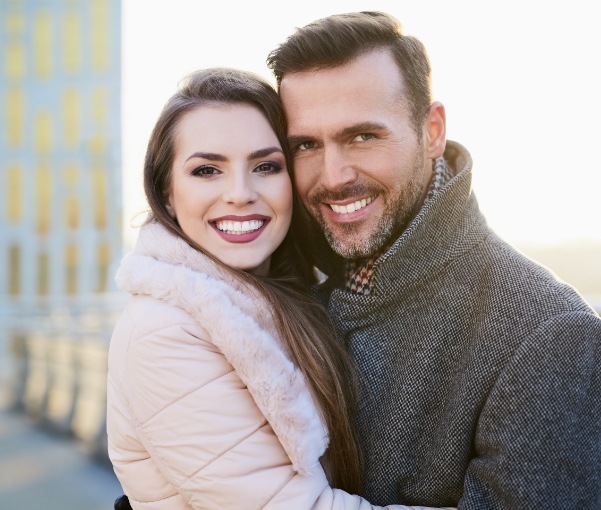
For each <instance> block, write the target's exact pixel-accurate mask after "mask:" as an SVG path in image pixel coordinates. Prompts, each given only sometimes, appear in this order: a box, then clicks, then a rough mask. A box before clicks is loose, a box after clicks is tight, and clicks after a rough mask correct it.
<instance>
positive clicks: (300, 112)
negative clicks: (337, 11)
mask: <svg viewBox="0 0 601 510" xmlns="http://www.w3.org/2000/svg"><path fill="white" fill-rule="evenodd" d="M267 63H268V66H269V67H270V68H271V69H272V70H273V72H274V74H275V76H276V80H277V83H278V87H279V92H280V95H281V97H282V100H283V102H284V105H285V108H286V112H287V115H288V123H289V124H288V133H289V140H290V143H291V145H292V148H293V151H294V157H295V169H294V172H295V182H296V186H297V188H298V192H299V194H300V196H301V199H302V201H303V203H304V205H305V207H306V210H307V211H308V213H309V214H310V216H311V217H312V218H313V219H314V220H315V223H316V224H317V225H318V226H319V228H320V230H321V232H322V233H323V236H324V237H325V239H326V240H327V243H328V244H329V246H330V247H331V253H328V254H325V255H324V253H323V250H322V249H320V250H315V251H316V253H315V254H314V255H315V256H316V257H317V261H316V265H317V266H318V268H319V269H321V271H322V272H323V273H325V274H326V275H327V279H326V281H325V282H324V283H322V284H321V285H320V286H319V288H318V289H317V292H318V294H319V295H320V296H321V297H322V298H323V300H324V302H325V303H326V304H327V307H328V309H329V311H330V313H331V316H332V318H333V320H334V323H335V326H336V328H337V331H338V333H339V334H340V336H341V338H343V339H344V341H345V342H346V344H347V346H348V349H349V350H350V353H351V354H352V356H353V358H354V360H355V363H356V365H357V368H358V372H359V376H360V379H361V383H362V395H361V397H360V405H359V410H358V413H357V417H356V423H357V427H358V431H359V437H360V441H361V447H362V449H363V454H364V461H365V490H364V492H363V494H362V495H363V496H364V497H365V498H366V499H368V500H369V501H370V502H372V503H373V504H381V505H383V504H390V503H404V504H419V505H430V506H443V505H449V506H458V507H459V508H478V509H480V508H482V509H487V508H507V509H512V510H515V509H521V508H524V509H529V510H533V509H539V508H541V509H542V508H545V509H549V508H558V509H559V508H561V509H567V508H579V509H582V508H601V371H600V367H601V353H600V345H601V319H600V318H599V316H598V315H597V314H596V313H595V312H594V311H593V310H592V309H591V308H590V307H589V306H588V305H587V304H586V303H585V302H584V301H583V300H582V299H581V297H580V296H579V295H578V294H577V293H576V292H575V291H574V290H573V289H572V288H571V287H569V286H568V285H566V284H564V283H562V282H559V281H558V280H556V278H555V277H554V276H553V275H552V274H550V273H549V272H548V271H547V270H545V269H544V268H542V267H540V266H538V265H537V264H535V263H534V262H533V261H531V260H529V259H527V258H525V257H524V256H522V255H520V254H519V253H518V252H517V251H516V250H514V249H513V248H511V247H510V246H509V245H508V244H506V243H505V242H503V241H502V240H501V239H499V238H498V237H497V236H496V235H495V234H494V233H493V232H492V231H491V230H490V229H489V228H488V226H487V224H486V221H485V219H484V217H483V216H482V214H481V212H480V211H479V209H478V204H477V201H476V198H475V197H474V194H473V193H472V191H471V171H472V161H471V157H470V155H469V153H468V152H467V150H466V149H465V148H464V147H462V146H461V145H459V144H457V143H454V142H451V141H448V142H447V141H446V133H445V110H444V107H443V105H442V104H440V103H438V102H433V101H432V97H431V96H432V94H431V84H430V65H429V62H428V57H427V55H426V52H425V50H424V48H423V46H422V44H421V43H420V42H419V41H417V40H416V39H414V38H412V37H408V36H405V35H403V34H402V33H401V29H400V25H399V23H398V21H397V20H396V19H394V18H393V17H391V16H389V15H387V14H385V13H377V12H364V13H349V14H342V15H334V16H330V17H328V18H325V19H322V20H319V21H316V22H314V23H311V24H309V25H307V26H305V27H304V28H301V29H299V30H297V31H296V32H295V33H294V34H293V35H291V36H290V37H289V38H288V40H287V41H285V42H284V43H283V44H282V45H280V46H279V47H278V48H276V49H275V50H274V51H273V52H272V53H271V54H270V55H269V57H268V60H267ZM326 255H327V256H326Z"/></svg>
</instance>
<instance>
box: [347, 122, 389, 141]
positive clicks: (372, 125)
mask: <svg viewBox="0 0 601 510" xmlns="http://www.w3.org/2000/svg"><path fill="white" fill-rule="evenodd" d="M384 129H387V127H386V125H384V124H381V123H379V122H373V121H367V122H359V123H357V124H353V125H352V126H348V127H346V128H344V129H341V130H340V131H338V133H336V138H345V137H347V136H351V135H357V134H360V133H368V132H370V131H382V130H384Z"/></svg>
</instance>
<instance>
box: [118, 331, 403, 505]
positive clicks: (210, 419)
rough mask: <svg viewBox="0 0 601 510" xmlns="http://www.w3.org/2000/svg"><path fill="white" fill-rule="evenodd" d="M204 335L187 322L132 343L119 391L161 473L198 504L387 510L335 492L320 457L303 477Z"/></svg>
mask: <svg viewBox="0 0 601 510" xmlns="http://www.w3.org/2000/svg"><path fill="white" fill-rule="evenodd" d="M201 336H202V335H199V331H198V328H197V326H196V325H195V324H192V323H190V324H176V325H172V326H169V327H166V328H163V329H161V330H158V331H154V332H151V333H147V334H145V335H144V336H142V337H140V338H134V339H132V341H131V342H130V346H129V348H128V351H127V356H126V360H125V371H124V373H125V376H124V379H123V388H122V391H123V392H124V394H125V395H126V400H127V402H128V404H127V405H128V406H129V408H130V409H129V412H130V415H131V416H132V417H133V420H134V422H135V424H134V425H135V429H136V432H137V434H138V436H139V439H140V441H141V442H142V444H143V445H144V447H145V449H146V450H147V451H148V452H149V455H150V457H151V459H152V461H153V462H154V463H155V464H156V469H157V470H158V472H160V474H161V475H162V476H163V477H164V478H165V480H166V482H167V483H169V484H171V485H172V486H173V487H175V489H176V490H177V491H178V492H179V493H180V494H181V496H182V497H183V498H184V500H185V501H186V503H187V504H188V505H189V506H190V507H191V508H193V509H215V508H220V509H236V510H238V509H242V508H243V509H248V510H255V509H257V510H258V509H263V508H265V509H268V510H284V509H285V510H289V509H290V508H294V509H295V510H303V509H306V510H378V509H380V508H381V507H375V506H372V505H370V504H369V503H368V502H366V501H365V500H364V499H362V498H360V497H359V496H355V495H350V494H347V493H345V492H343V491H339V490H333V489H331V488H330V487H329V485H328V482H327V480H326V477H325V474H324V472H323V469H322V468H321V466H320V465H319V463H317V464H316V466H315V469H314V470H313V471H312V473H311V474H308V475H300V474H298V473H296V472H295V471H294V470H293V468H292V465H291V462H290V460H289V458H288V456H287V455H286V453H285V451H284V449H283V448H282V446H281V444H280V443H279V441H278V439H277V437H276V435H275V434H274V432H273V430H272V428H271V426H270V425H269V423H267V421H266V419H265V418H264V416H263V415H262V414H261V413H260V411H259V409H258V408H257V406H256V405H255V403H254V401H253V399H252V396H251V395H250V393H249V392H248V390H247V388H246V387H245V385H244V384H243V383H242V381H241V380H240V378H239V377H238V376H237V374H236V372H235V371H234V369H233V368H232V366H231V365H230V364H229V363H228V362H227V360H226V359H225V358H224V356H223V355H222V353H221V352H219V351H218V350H217V349H216V348H215V347H214V346H213V345H212V344H211V343H209V342H206V341H203V340H202V338H200V337H201ZM138 496H141V497H143V495H138ZM133 504H134V508H135V503H133ZM386 508H389V509H390V510H408V509H410V508H415V507H404V506H398V505H397V506H391V507H386Z"/></svg>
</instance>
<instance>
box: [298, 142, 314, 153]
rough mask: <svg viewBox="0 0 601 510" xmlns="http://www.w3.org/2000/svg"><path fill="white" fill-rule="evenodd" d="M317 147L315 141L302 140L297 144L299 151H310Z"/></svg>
mask: <svg viewBox="0 0 601 510" xmlns="http://www.w3.org/2000/svg"><path fill="white" fill-rule="evenodd" d="M314 148H315V142H302V143H299V144H298V145H297V146H296V150H297V151H308V150H310V149H314Z"/></svg>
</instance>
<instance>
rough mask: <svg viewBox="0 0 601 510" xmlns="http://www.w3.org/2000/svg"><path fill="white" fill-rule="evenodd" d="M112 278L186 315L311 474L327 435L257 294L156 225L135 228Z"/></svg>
mask: <svg viewBox="0 0 601 510" xmlns="http://www.w3.org/2000/svg"><path fill="white" fill-rule="evenodd" d="M116 281H117V285H118V286H119V287H120V288H121V289H123V290H125V291H127V292H129V293H130V294H134V295H135V294H143V295H148V296H152V297H154V298H156V299H161V300H163V301H166V302H168V303H170V304H172V305H174V306H177V307H179V308H181V309H183V310H184V311H186V312H187V313H188V314H189V315H190V316H192V317H193V318H194V319H195V320H196V321H197V322H198V323H199V324H200V325H201V326H202V328H203V329H204V330H205V331H206V332H207V334H208V336H209V338H208V339H206V340H208V341H210V342H212V343H213V344H214V345H215V346H216V347H217V348H219V350H220V351H221V352H222V353H223V355H224V356H225V357H226V358H227V360H228V361H229V363H230V364H231V365H232V366H233V367H234V368H235V370H236V373H237V374H238V376H239V377H240V379H241V380H242V381H243V382H244V383H245V384H246V385H247V387H248V390H249V392H250V393H251V395H252V396H253V398H254V400H255V402H256V404H257V406H258V407H259V409H260V410H261V412H262V413H263V415H264V416H265V418H266V419H267V420H268V421H269V423H270V425H271V427H272V428H273V430H274V432H275V434H276V435H277V436H278V438H279V440H280V442H281V444H282V446H283V447H284V449H285V450H286V453H287V454H288V456H289V457H290V460H291V461H292V464H293V467H294V468H295V469H296V470H297V471H298V472H300V473H308V472H310V471H311V469H312V467H314V466H315V465H316V464H317V462H318V461H319V457H321V455H322V454H323V453H324V451H325V449H326V447H327V442H328V438H327V432H326V429H325V426H324V424H323V422H322V419H321V416H320V414H319V411H318V410H317V408H316V406H315V403H314V401H313V398H312V395H311V392H310V390H309V388H308V386H307V384H306V381H305V379H304V377H303V375H302V373H301V372H300V370H298V369H297V368H296V367H295V366H294V365H293V364H292V362H291V361H290V360H289V359H288V358H287V356H286V355H285V353H284V351H283V350H282V347H281V346H280V344H279V342H278V340H277V335H276V333H275V331H276V330H275V325H274V322H273V319H272V316H271V312H270V306H269V304H268V303H267V302H266V301H265V299H264V298H263V297H262V296H261V295H260V294H259V293H258V292H257V291H256V290H254V289H251V288H249V287H248V286H247V285H246V284H245V283H244V282H242V281H238V280H236V279H235V278H232V276H231V275H230V274H229V273H228V272H227V271H225V270H223V269H222V268H220V267H219V266H217V265H216V264H215V263H214V262H213V261H212V260H210V259H209V258H208V257H206V256H204V255H203V254H201V253H199V252H198V251H197V250H195V249H193V248H192V247H190V246H189V245H188V244H187V243H186V242H185V241H183V240H182V239H179V238H177V237H175V236H174V235H173V234H171V233H170V232H168V231H167V230H166V229H165V228H164V227H163V226H161V225H159V224H158V223H154V222H150V223H147V224H146V225H144V226H143V227H142V228H141V230H140V234H139V237H138V241H137V244H136V247H135V249H134V251H133V253H131V254H128V255H126V256H125V258H124V259H123V261H122V262H121V266H120V268H119V270H118V272H117V276H116Z"/></svg>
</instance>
